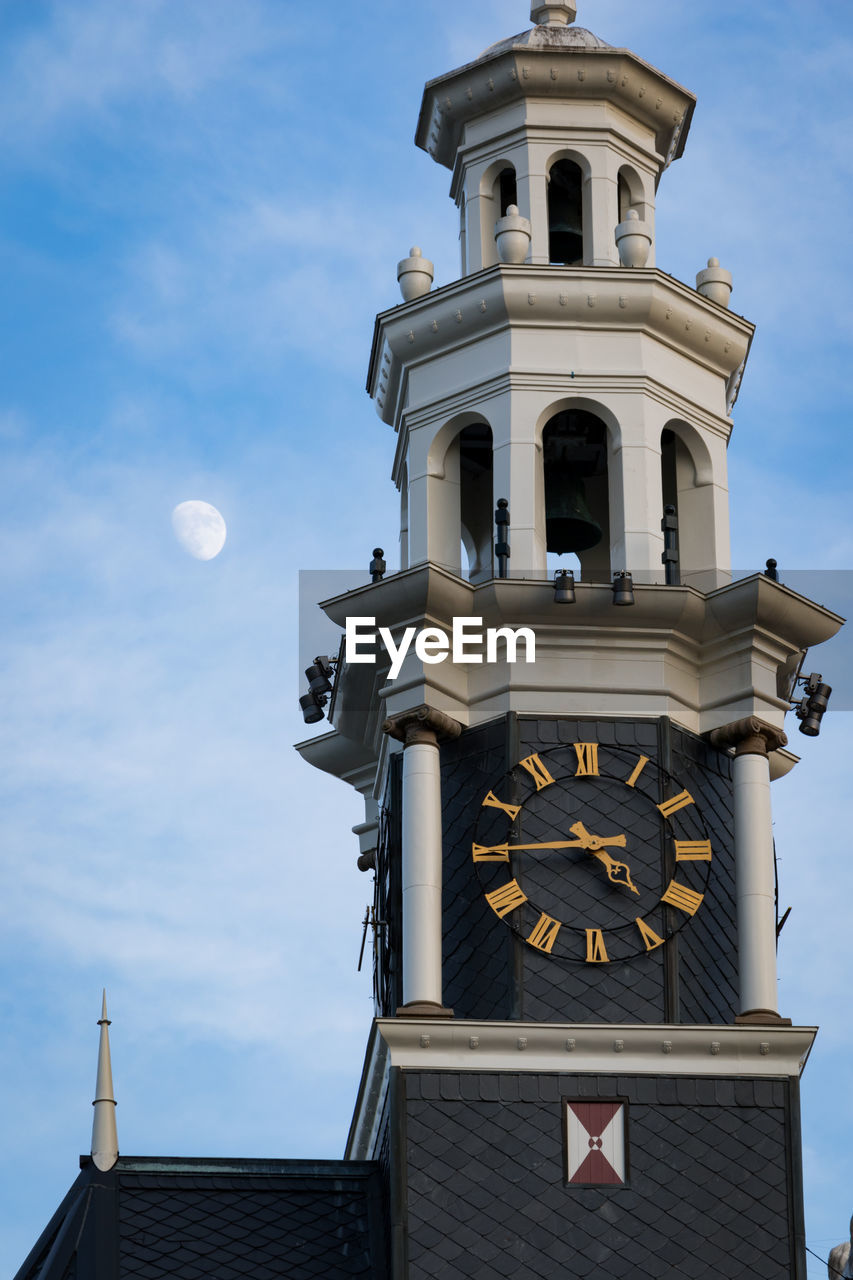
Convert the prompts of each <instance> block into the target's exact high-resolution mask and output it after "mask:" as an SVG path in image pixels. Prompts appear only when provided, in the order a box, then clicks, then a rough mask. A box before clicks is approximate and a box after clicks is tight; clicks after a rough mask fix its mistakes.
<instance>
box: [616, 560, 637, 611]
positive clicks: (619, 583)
mask: <svg viewBox="0 0 853 1280" xmlns="http://www.w3.org/2000/svg"><path fill="white" fill-rule="evenodd" d="M613 603H614V604H621V605H627V604H633V603H634V579H633V578H632V577H631V575H630V573H629V572H628V570H627V569H623V570H622V571H621V573H617V574H616V575H615V576H614V578H613Z"/></svg>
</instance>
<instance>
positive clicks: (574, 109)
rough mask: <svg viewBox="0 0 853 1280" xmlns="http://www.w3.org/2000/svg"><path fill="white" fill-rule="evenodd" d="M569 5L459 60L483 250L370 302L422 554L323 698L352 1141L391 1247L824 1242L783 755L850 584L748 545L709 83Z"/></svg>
mask: <svg viewBox="0 0 853 1280" xmlns="http://www.w3.org/2000/svg"><path fill="white" fill-rule="evenodd" d="M575 18H576V5H575V3H573V0H558V2H557V3H553V4H533V5H532V8H531V19H532V22H533V24H534V25H533V26H532V27H531V28H530V29H528V30H527V31H525V32H522V33H521V34H519V35H516V36H512V37H510V38H509V39H507V40H502V41H499V42H498V43H497V44H494V45H492V46H490V47H489V48H488V49H486V50H485V52H484V53H483V54H482V55H481V56H480V57H479V58H478V59H477V60H476V61H474V62H472V63H469V64H468V65H466V66H464V67H462V68H460V69H458V70H456V71H452V72H450V73H448V74H446V75H443V76H440V77H438V78H437V79H434V80H431V81H430V82H429V83H428V84H427V86H426V89H425V91H424V98H423V103H422V106H421V112H420V117H419V121H418V127H417V135H416V141H417V143H418V145H419V146H421V147H422V148H424V149H425V150H426V151H427V152H428V153H429V154H430V155H431V156H432V157H433V159H434V160H435V161H436V162H437V163H439V164H441V165H443V166H445V167H446V168H447V169H449V170H450V172H451V174H452V177H451V186H450V192H451V196H452V198H453V200H454V201H455V203H456V206H457V208H458V211H459V221H460V245H461V274H460V277H459V279H458V280H455V281H453V282H451V283H448V284H444V285H442V286H440V287H438V288H434V287H433V267H432V264H431V263H430V262H429V261H428V259H427V258H426V257H425V256H424V253H423V252H422V251H421V249H419V248H413V249H412V250H411V251H410V253H409V254H408V255H407V256H406V257H404V258H403V259H402V260H401V261H400V263H399V266H398V279H399V282H400V287H401V291H402V294H403V301H402V303H400V304H398V305H396V306H394V307H392V308H390V309H389V310H387V311H384V312H382V313H381V314H380V315H379V316H378V317H377V320H376V327H375V332H374V339H373V347H372V351H371V357H370V367H369V373H368V391H369V393H370V395H371V396H372V398H373V399H374V401H375V403H376V407H377V411H378V413H379V415H380V417H381V418H382V420H383V421H384V422H385V423H387V424H388V425H389V426H390V427H393V429H394V432H395V435H396V442H397V443H396V454H395V457H394V461H393V469H392V474H393V479H394V482H395V484H396V485H397V488H398V490H399V492H400V498H401V518H400V568H399V570H398V571H396V572H390V573H389V572H385V571H384V566H383V564H382V561H381V558H380V557H378V556H377V559H376V560H375V561H374V565H373V566H371V568H372V570H373V572H372V574H371V576H372V578H373V581H371V582H369V583H368V582H366V583H365V585H364V586H362V587H359V588H356V589H355V590H351V591H348V592H346V593H344V594H342V595H339V596H336V597H334V598H333V599H330V600H326V601H323V602H322V604H321V607H322V609H323V610H324V611H325V613H326V615H327V616H328V617H329V618H330V619H331V620H332V621H333V622H335V623H336V624H338V625H339V626H340V628H341V632H342V642H341V648H340V651H339V654H338V656H337V658H336V660H334V661H333V662H332V663H330V664H329V666H328V667H327V668H324V671H327V672H328V674H329V676H331V677H332V679H331V680H330V681H328V682H327V683H332V684H333V688H331V689H330V690H329V691H328V702H327V704H326V705H327V709H328V716H329V721H330V728H329V730H328V731H327V732H325V733H322V734H319V735H318V736H316V737H314V738H311V739H309V740H308V741H306V742H303V743H301V744H300V745H299V750H300V752H301V754H302V755H303V757H304V758H305V759H306V760H307V761H308V762H309V763H311V764H313V765H314V766H315V767H317V768H320V769H323V770H325V771H327V772H329V773H332V774H334V775H336V776H338V777H340V778H341V779H343V780H345V781H347V782H348V783H350V785H352V786H354V787H356V788H357V789H358V790H359V791H360V792H361V793H362V794H363V795H364V797H365V806H366V812H365V822H364V823H363V824H362V825H360V826H359V827H358V828H357V829H356V830H357V834H358V837H359V846H360V857H359V866H360V867H361V868H362V869H363V870H368V871H370V872H372V874H373V875H374V879H375V900H374V908H373V912H372V918H371V924H372V929H373V941H374V947H373V951H374V999H375V1013H376V1017H375V1019H374V1023H373V1028H372V1031H371V1035H370V1040H369V1044H368V1049H367V1055H366V1060H365V1067H364V1074H363V1078H362V1083H361V1088H360V1091H359V1095H358V1100H357V1103H356V1108H355V1114H354V1118H353V1124H352V1129H351V1133H350V1139H349V1145H348V1157H349V1158H352V1159H358V1160H363V1159H375V1160H378V1161H379V1162H380V1164H381V1167H382V1170H383V1176H384V1179H385V1184H386V1189H387V1194H388V1204H389V1217H390V1230H391V1241H392V1261H393V1272H394V1275H395V1277H396V1278H397V1280H404V1278H408V1277H412V1280H415V1278H417V1280H421V1277H427V1276H438V1275H440V1276H442V1277H448V1278H450V1280H452V1278H453V1277H456V1276H459V1277H462V1276H466V1277H467V1276H470V1275H472V1274H478V1275H488V1276H512V1277H514V1278H518V1277H521V1278H522V1280H525V1278H527V1277H530V1278H531V1280H533V1278H534V1277H536V1278H538V1277H542V1276H546V1275H552V1274H560V1275H564V1276H567V1277H578V1278H579V1280H580V1278H581V1277H584V1278H586V1277H589V1276H590V1275H592V1274H595V1275H596V1276H601V1277H613V1278H614V1280H616V1277H619V1278H620V1280H621V1277H622V1276H623V1275H624V1274H625V1272H626V1270H627V1271H629V1272H631V1273H633V1274H636V1275H638V1276H648V1277H649V1280H664V1277H667V1278H668V1277H670V1276H671V1277H673V1278H674V1277H676V1276H681V1275H691V1276H696V1277H701V1278H707V1280H711V1277H713V1278H714V1280H719V1278H720V1277H728V1276H731V1277H733V1278H734V1277H741V1276H745V1275H747V1274H749V1275H750V1276H759V1277H762V1276H766V1277H768V1280H770V1277H773V1280H777V1278H778V1277H779V1276H788V1277H791V1278H796V1280H805V1251H804V1238H803V1222H802V1190H801V1171H800V1157H799V1150H800V1145H799V1144H800V1138H799V1111H798V1084H799V1077H800V1073H801V1071H802V1069H803V1067H804V1065H805V1061H806V1058H807V1056H808V1053H809V1051H810V1048H811V1044H812V1041H813V1037H814V1029H813V1028H801V1027H793V1026H792V1025H791V1024H790V1022H789V1020H787V1019H786V1018H785V1017H784V1011H782V1012H781V1013H780V1011H779V1007H778V997H777V989H776V986H777V984H776V924H777V922H776V905H775V891H774V878H775V877H774V871H775V868H774V846H773V831H772V823H771V809H770V788H771V779H772V778H774V777H778V776H779V775H781V774H783V773H786V772H787V771H788V770H790V769H791V768H792V767H793V766H794V764H795V763H796V757H795V756H794V755H792V754H791V753H790V752H789V751H788V750H787V738H786V735H785V731H784V725H785V716H786V713H787V711H788V710H789V709H790V707H791V697H792V692H793V688H794V685H795V680H796V676H797V674H798V673H799V669H800V666H801V664H802V660H803V657H804V654H805V651H806V650H807V649H808V648H809V647H810V646H812V645H816V644H819V643H820V642H821V641H823V640H825V639H828V638H829V637H830V636H831V635H833V634H834V633H835V632H836V631H837V629H838V628H839V626H840V625H841V623H842V620H841V619H840V618H838V617H837V616H836V615H835V614H833V613H831V612H830V611H829V610H827V609H825V608H824V607H822V606H821V605H819V604H818V603H816V602H813V601H810V600H808V599H806V598H804V597H802V596H800V595H797V594H796V593H795V592H793V591H791V590H789V589H788V588H786V587H785V586H784V585H783V584H782V583H780V582H778V581H776V580H775V578H774V577H771V576H768V575H767V574H755V575H754V576H752V577H749V578H746V579H743V580H740V581H733V580H732V574H731V565H730V560H729V512H728V478H727V470H726V447H727V443H728V439H729V436H730V433H731V431H732V418H731V413H732V410H733V407H734V404H735V401H736V398H737V392H738V388H739V385H740V381H741V378H742V376H743V371H744V368H745V364H746V360H747V356H748V352H749V346H750V341H751V338H752V333H753V326H752V324H751V323H750V322H749V321H747V320H745V319H743V318H742V317H740V316H738V315H735V314H734V313H733V312H732V311H730V310H729V308H728V300H729V295H730V293H731V283H732V282H731V277H730V276H729V274H728V273H727V272H726V271H725V270H724V269H723V268H721V267H720V265H719V263H718V262H717V261H716V260H715V259H711V260H709V262H708V266H707V267H706V268H704V269H703V270H701V271H700V272H699V273H698V275H697V278H696V281H695V285H696V287H695V288H694V287H693V286H692V285H690V284H687V283H683V282H681V281H678V280H675V279H673V278H672V277H671V276H668V275H666V274H665V273H664V272H663V271H661V270H660V269H659V268H658V267H657V266H656V265H655V200H656V192H657V187H658V183H659V182H660V180H661V178H662V177H663V175H664V172H665V170H666V168H667V166H668V165H669V164H670V163H672V162H673V161H674V160H676V159H678V158H679V157H680V156H681V154H682V152H683V150H684V147H685V143H686V141H687V135H688V130H689V125H690V120H691V116H692V112H693V108H694V105H695V102H694V98H693V96H692V95H691V94H690V93H689V92H688V91H687V90H686V89H684V88H682V87H681V86H680V85H679V84H677V83H676V82H675V81H673V80H671V79H669V78H668V77H667V76H665V75H664V74H663V73H662V72H660V71H658V70H656V69H655V68H653V67H651V66H650V65H649V64H647V63H646V62H644V61H643V60H642V59H640V58H638V57H637V56H636V55H635V54H633V53H631V52H630V51H629V50H627V49H622V48H616V47H613V46H611V45H609V44H607V43H605V42H604V41H603V40H601V39H599V38H598V37H597V36H595V35H593V34H592V33H591V32H590V31H588V30H585V29H584V28H581V27H578V26H577V25H576V23H575ZM566 555H569V556H571V557H572V559H571V560H569V561H565V560H561V559H560V557H561V556H566ZM374 566H375V567H374ZM563 567H565V568H566V569H567V571H566V572H565V573H561V572H560V570H561V568H563ZM568 570H570V571H571V572H569V571H568ZM555 572H556V573H557V579H556V581H554V580H553V579H554V574H555ZM321 674H322V673H321ZM322 681H323V682H324V684H325V683H326V675H325V674H322ZM325 698H326V694H325V693H324V694H323V695H322V696H321V697H315V696H314V695H309V697H308V699H307V704H309V705H306V719H311V720H316V719H318V718H320V717H321V716H322V714H323V706H322V705H321V704H323V703H324V699H325ZM304 701H305V700H304ZM315 712H316V714H315ZM308 713H310V714H308ZM818 718H819V717H818Z"/></svg>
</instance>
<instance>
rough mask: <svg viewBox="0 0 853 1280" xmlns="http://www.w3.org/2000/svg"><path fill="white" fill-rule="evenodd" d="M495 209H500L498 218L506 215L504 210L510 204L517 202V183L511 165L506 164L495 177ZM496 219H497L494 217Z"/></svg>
mask: <svg viewBox="0 0 853 1280" xmlns="http://www.w3.org/2000/svg"><path fill="white" fill-rule="evenodd" d="M494 194H495V209H496V210H497V209H500V213H499V214H498V217H499V218H505V217H506V211H507V209H508V208H509V206H510V205H511V204H515V205H517V204H518V184H517V183H516V180H515V169H513V168H512V166H511V165H507V167H506V168H505V169H501V171H500V173H499V174H498V176H497V178H496V179H495V191H494ZM495 221H497V219H495Z"/></svg>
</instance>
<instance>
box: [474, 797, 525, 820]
mask: <svg viewBox="0 0 853 1280" xmlns="http://www.w3.org/2000/svg"><path fill="white" fill-rule="evenodd" d="M481 807H482V808H483V809H503V811H504V813H505V814H506V815H507V817H508V818H509V820H510V822H515V820H516V818H517V817H518V815H519V814H520V813H521V805H520V804H504V802H503V800H499V799H498V798H497V796H496V795H495V793H494V791H490V792H489V794H488V795H487V796H486V798H485V800H484V801H483V803H482V806H481Z"/></svg>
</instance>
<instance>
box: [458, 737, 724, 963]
mask: <svg viewBox="0 0 853 1280" xmlns="http://www.w3.org/2000/svg"><path fill="white" fill-rule="evenodd" d="M471 858H472V862H473V864H474V867H475V868H476V871H477V875H478V877H479V880H480V884H481V887H482V890H483V893H484V895H485V900H486V903H487V904H488V907H489V909H490V910H491V911H492V912H493V913H494V915H495V917H496V920H500V921H502V922H503V923H504V924H505V925H507V926H509V928H511V929H512V930H513V931H514V932H515V933H516V934H517V936H518V937H520V938H521V939H522V940H523V941H524V942H525V943H527V945H528V946H531V947H534V948H536V950H538V951H540V952H542V953H544V954H545V955H548V956H550V957H551V958H553V959H554V960H559V961H562V962H564V963H579V964H608V963H612V962H614V961H620V960H625V959H627V958H629V957H631V956H636V955H643V954H645V953H649V952H652V951H656V950H657V948H658V947H660V946H662V945H663V944H664V943H665V942H666V941H667V940H668V939H669V938H671V937H672V936H673V935H674V934H676V933H677V932H678V931H679V930H680V929H681V928H683V927H684V926H685V925H686V924H688V923H689V922H690V920H692V918H693V917H694V916H695V915H696V913H697V912H698V911H699V910H700V909H701V907H702V902H703V900H704V897H705V894H706V890H707V885H708V879H709V876H710V872H711V866H712V858H713V852H712V848H711V841H710V839H709V837H708V832H707V830H706V828H705V824H704V822H703V820H702V815H701V814H700V812H699V810H698V808H697V805H696V803H695V801H694V799H693V797H692V796H691V795H690V792H689V791H688V790H687V788H686V787H685V786H683V785H682V784H681V783H679V782H678V780H677V779H675V778H673V777H671V776H670V775H668V774H667V773H666V772H665V771H664V770H662V769H661V768H660V766H659V765H657V764H656V762H655V761H654V760H653V759H651V758H650V757H648V756H644V755H640V754H639V753H638V752H637V751H636V750H633V751H632V750H629V749H626V748H623V747H616V746H610V745H605V744H603V743H597V742H580V741H578V742H573V743H569V744H566V745H564V746H560V747H555V748H553V749H552V750H550V751H543V752H540V753H539V754H536V755H531V756H527V757H526V758H525V759H523V760H520V761H519V762H518V764H517V765H516V766H515V767H514V768H513V769H512V770H511V771H510V773H509V774H507V775H506V777H505V778H504V779H503V780H502V781H501V782H499V783H497V784H496V786H495V787H494V788H493V789H492V790H489V791H488V792H487V793H486V795H485V796H484V797H483V800H482V802H481V804H480V806H479V810H478V813H477V819H476V824H475V828H474V833H473V839H472V846H471Z"/></svg>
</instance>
